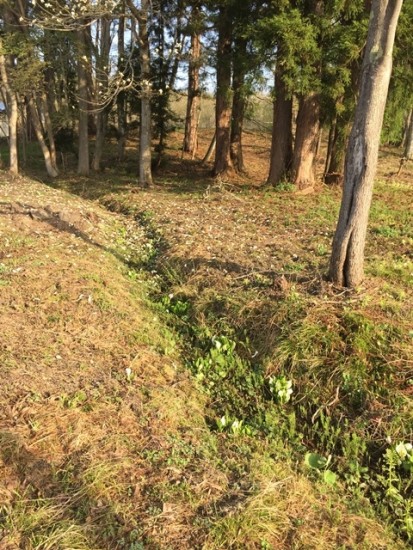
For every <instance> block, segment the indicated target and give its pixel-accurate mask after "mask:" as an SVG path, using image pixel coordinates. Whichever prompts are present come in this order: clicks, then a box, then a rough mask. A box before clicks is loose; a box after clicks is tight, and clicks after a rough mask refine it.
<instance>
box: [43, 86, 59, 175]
mask: <svg viewBox="0 0 413 550" xmlns="http://www.w3.org/2000/svg"><path fill="white" fill-rule="evenodd" d="M49 109H50V106H49V101H48V100H47V96H46V94H44V93H43V94H42V98H41V112H42V113H43V118H44V122H45V129H46V133H47V140H48V142H49V147H48V148H49V151H50V159H51V163H52V166H54V167H55V169H56V170H57V155H56V144H55V140H54V135H53V124H52V119H51V116H50V110H49Z"/></svg>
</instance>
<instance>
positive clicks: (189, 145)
mask: <svg viewBox="0 0 413 550" xmlns="http://www.w3.org/2000/svg"><path fill="white" fill-rule="evenodd" d="M199 18H200V9H199V7H198V6H194V7H193V8H192V25H193V30H192V33H191V57H190V61H189V68H188V102H187V106H186V119H185V137H184V152H185V153H190V154H191V157H192V158H195V155H196V152H197V149H198V118H199V111H200V108H201V92H200V88H199V69H200V63H201V39H200V32H199Z"/></svg>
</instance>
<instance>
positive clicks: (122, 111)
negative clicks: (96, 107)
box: [116, 2, 126, 161]
mask: <svg viewBox="0 0 413 550" xmlns="http://www.w3.org/2000/svg"><path fill="white" fill-rule="evenodd" d="M121 9H122V15H120V16H119V27H118V68H119V71H121V72H122V73H123V71H124V67H125V16H124V15H123V14H124V12H125V2H122V8H121ZM116 101H117V115H118V158H119V160H120V161H123V159H124V157H125V146H126V96H125V92H123V91H121V92H120V93H119V94H118V96H117V98H116Z"/></svg>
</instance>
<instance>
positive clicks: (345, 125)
mask: <svg viewBox="0 0 413 550" xmlns="http://www.w3.org/2000/svg"><path fill="white" fill-rule="evenodd" d="M349 131H350V123H349V121H348V120H346V119H345V118H343V117H338V118H337V120H336V124H335V126H334V133H333V139H332V143H331V151H330V159H329V160H330V162H329V163H328V167H327V169H326V174H325V176H324V182H325V183H326V184H327V185H336V184H338V185H341V184H342V183H343V181H344V160H345V156H346V145H347V140H348V135H349Z"/></svg>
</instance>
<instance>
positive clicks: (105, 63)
mask: <svg viewBox="0 0 413 550" xmlns="http://www.w3.org/2000/svg"><path fill="white" fill-rule="evenodd" d="M110 43H111V39H110V20H109V19H108V18H107V17H102V18H101V19H100V47H99V44H97V47H98V50H100V51H98V54H97V58H98V59H97V61H96V91H95V105H96V108H97V109H98V111H97V113H96V140H95V151H94V155H93V161H92V168H93V170H94V171H95V172H99V171H100V170H101V161H102V155H103V146H104V144H105V136H106V126H107V117H108V112H107V105H106V104H105V103H104V100H103V96H102V92H106V90H107V89H108V82H109V76H108V71H109V53H110Z"/></svg>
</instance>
